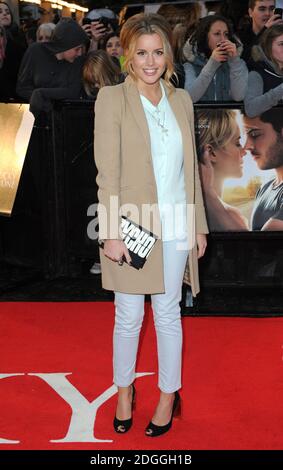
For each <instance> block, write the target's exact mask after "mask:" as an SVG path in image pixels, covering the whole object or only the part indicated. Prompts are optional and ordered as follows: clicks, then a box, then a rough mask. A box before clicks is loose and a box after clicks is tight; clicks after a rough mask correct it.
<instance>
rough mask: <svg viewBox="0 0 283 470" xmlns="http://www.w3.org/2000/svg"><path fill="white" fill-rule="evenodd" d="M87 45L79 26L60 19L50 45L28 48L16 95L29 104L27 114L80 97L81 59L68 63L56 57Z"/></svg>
mask: <svg viewBox="0 0 283 470" xmlns="http://www.w3.org/2000/svg"><path fill="white" fill-rule="evenodd" d="M87 41H88V37H87V35H86V33H85V32H84V30H83V29H82V28H81V26H79V25H78V24H77V23H76V22H75V21H74V20H72V19H63V20H61V21H60V22H59V23H58V24H57V25H56V28H55V29H54V35H53V40H52V41H51V42H49V43H48V42H47V43H34V44H31V45H30V46H29V48H28V49H27V51H26V53H25V55H24V58H23V60H22V63H21V67H20V71H19V76H18V82H17V93H18V95H19V96H20V97H21V98H24V99H25V100H28V101H29V102H30V110H31V112H32V113H33V114H34V115H35V116H37V115H38V114H39V113H40V112H42V111H50V110H51V109H52V102H51V100H61V99H78V98H79V97H80V92H81V88H82V83H81V76H82V66H83V62H84V58H83V57H78V58H76V59H75V61H74V62H73V63H70V62H67V61H66V60H63V59H62V60H58V59H57V57H56V54H58V53H60V52H64V51H67V50H69V49H72V48H74V47H78V46H80V45H83V44H85V43H86V42H87Z"/></svg>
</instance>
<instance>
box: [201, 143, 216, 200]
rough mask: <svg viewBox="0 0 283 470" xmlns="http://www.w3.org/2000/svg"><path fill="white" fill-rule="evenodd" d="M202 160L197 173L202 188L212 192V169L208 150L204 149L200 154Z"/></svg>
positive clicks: (206, 191)
mask: <svg viewBox="0 0 283 470" xmlns="http://www.w3.org/2000/svg"><path fill="white" fill-rule="evenodd" d="M202 160H203V161H202V162H201V163H200V164H199V173H200V178H201V182H202V188H203V191H204V192H205V193H211V192H214V171H213V166H212V163H211V160H210V154H209V150H205V151H204V152H203V155H202Z"/></svg>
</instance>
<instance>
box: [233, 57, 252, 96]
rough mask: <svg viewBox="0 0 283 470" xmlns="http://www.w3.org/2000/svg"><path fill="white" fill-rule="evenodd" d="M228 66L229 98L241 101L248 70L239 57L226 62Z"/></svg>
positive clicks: (244, 92) (244, 91)
mask: <svg viewBox="0 0 283 470" xmlns="http://www.w3.org/2000/svg"><path fill="white" fill-rule="evenodd" d="M228 63H229V66H230V86H231V98H232V99H233V100H234V101H243V99H244V97H245V94H246V90H247V83H248V73H249V72H248V68H247V66H246V63H245V61H244V60H243V59H241V58H240V57H238V56H237V57H233V58H231V59H229V60H228Z"/></svg>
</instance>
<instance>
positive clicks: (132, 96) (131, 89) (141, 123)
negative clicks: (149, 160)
mask: <svg viewBox="0 0 283 470" xmlns="http://www.w3.org/2000/svg"><path fill="white" fill-rule="evenodd" d="M124 86H125V87H126V90H127V92H126V97H127V100H128V103H129V105H130V108H131V110H132V114H133V116H134V119H135V121H136V123H137V125H138V127H139V128H140V130H141V132H142V134H143V136H144V139H145V142H146V145H147V147H148V150H149V152H150V153H151V146H150V135H149V129H148V124H147V120H146V116H145V112H144V109H143V105H142V102H141V99H140V94H139V91H138V89H137V86H136V84H135V82H134V80H133V79H132V78H131V77H130V76H129V75H128V76H127V78H126V80H125V82H124Z"/></svg>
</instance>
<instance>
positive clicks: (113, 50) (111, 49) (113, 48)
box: [106, 36, 123, 57]
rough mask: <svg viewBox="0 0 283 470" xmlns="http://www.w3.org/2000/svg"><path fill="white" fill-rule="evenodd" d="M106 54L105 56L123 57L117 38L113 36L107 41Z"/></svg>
mask: <svg viewBox="0 0 283 470" xmlns="http://www.w3.org/2000/svg"><path fill="white" fill-rule="evenodd" d="M106 52H107V54H109V55H111V56H114V57H121V55H123V48H122V47H121V44H120V39H119V37H118V36H113V37H112V38H110V39H108V41H107V43H106Z"/></svg>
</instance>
